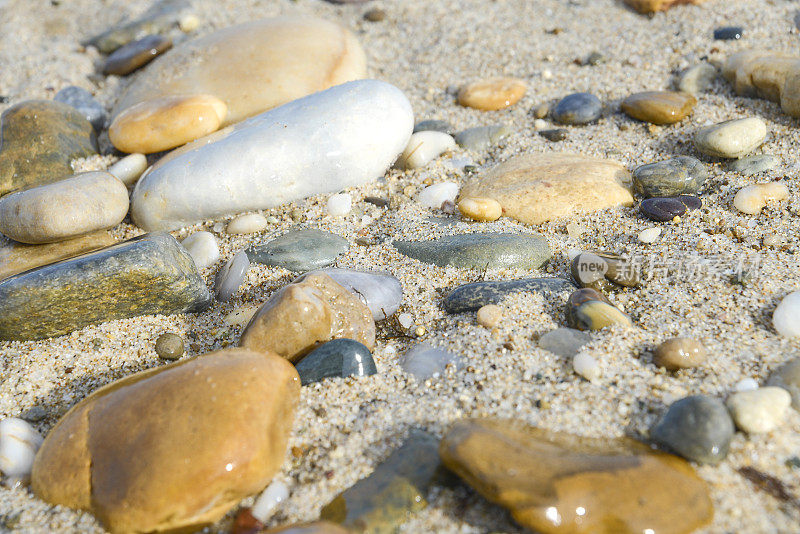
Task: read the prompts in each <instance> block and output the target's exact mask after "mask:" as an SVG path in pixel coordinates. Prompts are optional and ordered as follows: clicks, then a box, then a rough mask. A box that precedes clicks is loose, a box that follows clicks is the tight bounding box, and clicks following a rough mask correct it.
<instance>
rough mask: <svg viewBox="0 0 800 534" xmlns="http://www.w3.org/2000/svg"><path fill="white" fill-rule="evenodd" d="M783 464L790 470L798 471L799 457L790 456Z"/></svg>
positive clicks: (799, 466) (799, 467)
mask: <svg viewBox="0 0 800 534" xmlns="http://www.w3.org/2000/svg"><path fill="white" fill-rule="evenodd" d="M785 464H786V467H788V468H790V469H800V456H792V457H791V458H789V459H788V460H786V462H785Z"/></svg>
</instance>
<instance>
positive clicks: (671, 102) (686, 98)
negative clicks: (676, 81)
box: [621, 91, 697, 124]
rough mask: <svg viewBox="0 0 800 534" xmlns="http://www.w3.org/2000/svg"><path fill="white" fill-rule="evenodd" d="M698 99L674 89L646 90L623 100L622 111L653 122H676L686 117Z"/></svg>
mask: <svg viewBox="0 0 800 534" xmlns="http://www.w3.org/2000/svg"><path fill="white" fill-rule="evenodd" d="M695 104H697V99H696V98H695V97H693V96H692V95H689V94H686V93H676V92H674V91H645V92H643V93H636V94H633V95H631V96H629V97H628V98H626V99H625V100H623V101H622V106H621V107H622V111H623V112H624V113H625V114H626V115H628V116H629V117H631V118H633V119H636V120H640V121H644V122H649V123H651V124H674V123H676V122H680V121H681V120H683V119H684V118H686V117H687V116H688V115H689V114H690V113H691V112H692V109H694V106H695Z"/></svg>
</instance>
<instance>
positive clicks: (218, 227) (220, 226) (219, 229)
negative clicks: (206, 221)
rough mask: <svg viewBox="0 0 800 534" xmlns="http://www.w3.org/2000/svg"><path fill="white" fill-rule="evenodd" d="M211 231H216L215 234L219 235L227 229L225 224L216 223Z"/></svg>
mask: <svg viewBox="0 0 800 534" xmlns="http://www.w3.org/2000/svg"><path fill="white" fill-rule="evenodd" d="M211 229H212V230H214V233H217V234H218V233H220V232H222V231H223V230H224V229H225V223H222V222H218V223H214V226H212V227H211Z"/></svg>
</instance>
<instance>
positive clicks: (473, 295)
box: [442, 278, 575, 313]
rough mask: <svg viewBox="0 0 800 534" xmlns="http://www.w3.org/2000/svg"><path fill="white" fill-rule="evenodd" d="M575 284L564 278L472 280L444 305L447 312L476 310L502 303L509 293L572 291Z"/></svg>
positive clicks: (454, 293)
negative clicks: (496, 280)
mask: <svg viewBox="0 0 800 534" xmlns="http://www.w3.org/2000/svg"><path fill="white" fill-rule="evenodd" d="M574 289H575V286H574V285H572V282H570V281H569V280H564V279H563V278H523V279H521V280H502V281H498V282H472V283H470V284H464V285H463V286H459V287H457V288H456V289H454V290H453V291H452V292H451V293H450V294H449V295H447V297H446V298H445V299H444V302H443V303H442V305H443V306H444V309H445V311H446V312H447V313H462V312H468V311H475V310H477V309H480V308H481V307H482V306H486V305H487V304H500V303H501V302H502V301H503V299H504V298H506V297H507V296H508V295H513V294H516V293H548V294H550V293H561V292H563V291H570V292H572V291H573V290H574Z"/></svg>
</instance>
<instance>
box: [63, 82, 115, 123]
mask: <svg viewBox="0 0 800 534" xmlns="http://www.w3.org/2000/svg"><path fill="white" fill-rule="evenodd" d="M53 100H55V101H56V102H62V103H64V104H66V105H68V106H71V107H73V108H75V109H76V110H78V112H79V113H80V114H81V115H83V116H84V117H85V118H86V120H87V121H89V122H90V123H92V126H93V127H94V129H95V131H96V132H99V131H100V130H102V129H103V126H105V125H106V118H107V117H108V114H107V113H106V110H105V108H104V107H103V106H101V105H100V102H98V101H97V100H95V99H94V97H93V96H92V93H90V92H89V91H87V90H86V89H84V88H82V87H77V86H75V85H70V86H69V87H65V88H63V89H62V90H60V91H59V92H57V93H56V96H54V97H53Z"/></svg>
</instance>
